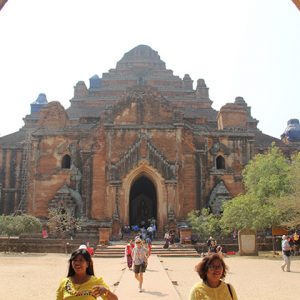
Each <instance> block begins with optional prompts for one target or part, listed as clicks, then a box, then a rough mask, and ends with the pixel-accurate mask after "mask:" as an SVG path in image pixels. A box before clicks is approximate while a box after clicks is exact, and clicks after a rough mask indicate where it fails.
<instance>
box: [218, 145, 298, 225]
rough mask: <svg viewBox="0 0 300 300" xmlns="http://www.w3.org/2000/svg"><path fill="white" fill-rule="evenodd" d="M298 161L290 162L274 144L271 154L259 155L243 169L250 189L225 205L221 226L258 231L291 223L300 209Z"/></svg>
mask: <svg viewBox="0 0 300 300" xmlns="http://www.w3.org/2000/svg"><path fill="white" fill-rule="evenodd" d="M297 159H299V161H300V158H297ZM298 164H299V165H300V163H299V162H298V160H295V161H294V160H292V161H291V162H290V161H288V160H287V158H286V157H285V156H284V155H283V154H282V153H281V151H280V150H279V149H278V148H276V147H275V146H274V145H272V147H271V148H270V149H269V151H268V153H266V154H258V155H256V156H255V157H254V159H253V160H252V161H250V162H249V164H248V165H247V166H246V168H245V169H244V172H243V181H244V184H245V190H246V192H245V193H244V194H242V195H239V196H237V197H235V198H234V199H232V200H230V201H228V202H227V203H226V204H225V205H224V210H223V216H222V220H221V226H222V227H223V228H226V229H245V228H247V229H255V230H258V229H267V228H270V227H272V226H274V225H280V224H284V223H285V224H287V223H288V222H291V220H292V219H294V217H295V215H297V211H298V212H300V208H299V204H298V208H296V206H295V204H296V203H297V202H298V203H299V200H298V201H295V200H296V193H297V192H296V191H297V190H299V187H298V185H299V179H300V178H299V176H298V179H296V175H295V173H297V172H298V173H297V174H299V170H300V169H298V171H296V167H297V166H298ZM297 168H298V167H297ZM298 195H299V194H298ZM298 199H299V198H298ZM287 203H289V205H287ZM279 204H280V205H279ZM288 206H289V207H288ZM291 208H293V209H291Z"/></svg>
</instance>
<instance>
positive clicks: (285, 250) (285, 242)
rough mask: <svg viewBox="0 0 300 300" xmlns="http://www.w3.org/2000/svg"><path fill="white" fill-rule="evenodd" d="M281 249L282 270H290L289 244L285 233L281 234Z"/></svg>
mask: <svg viewBox="0 0 300 300" xmlns="http://www.w3.org/2000/svg"><path fill="white" fill-rule="evenodd" d="M281 249H282V258H283V264H282V265H281V269H282V271H284V270H285V267H286V271H287V272H290V268H291V246H290V243H289V241H288V238H287V236H286V235H283V236H282V241H281Z"/></svg>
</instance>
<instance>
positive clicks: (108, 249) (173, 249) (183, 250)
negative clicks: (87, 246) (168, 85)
mask: <svg viewBox="0 0 300 300" xmlns="http://www.w3.org/2000/svg"><path fill="white" fill-rule="evenodd" d="M163 244H164V241H154V243H153V244H152V252H151V253H152V254H156V255H157V256H165V257H166V256H169V257H198V256H199V253H198V252H197V251H196V249H195V247H194V246H193V245H182V244H176V245H175V246H170V247H169V248H168V249H164V248H163ZM125 246H126V243H125V242H123V243H122V241H121V242H118V243H116V242H113V243H111V244H110V245H98V246H97V248H96V250H95V255H94V257H124V255H125Z"/></svg>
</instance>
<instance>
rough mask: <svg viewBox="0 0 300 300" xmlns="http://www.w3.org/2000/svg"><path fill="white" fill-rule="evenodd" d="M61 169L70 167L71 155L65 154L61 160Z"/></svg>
mask: <svg viewBox="0 0 300 300" xmlns="http://www.w3.org/2000/svg"><path fill="white" fill-rule="evenodd" d="M61 167H62V169H70V168H71V157H70V155H68V154H66V155H65V156H64V157H63V159H62V161H61Z"/></svg>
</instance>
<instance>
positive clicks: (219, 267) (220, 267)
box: [208, 265, 223, 270]
mask: <svg viewBox="0 0 300 300" xmlns="http://www.w3.org/2000/svg"><path fill="white" fill-rule="evenodd" d="M208 269H210V270H222V269H223V266H222V265H209V266H208Z"/></svg>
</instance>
